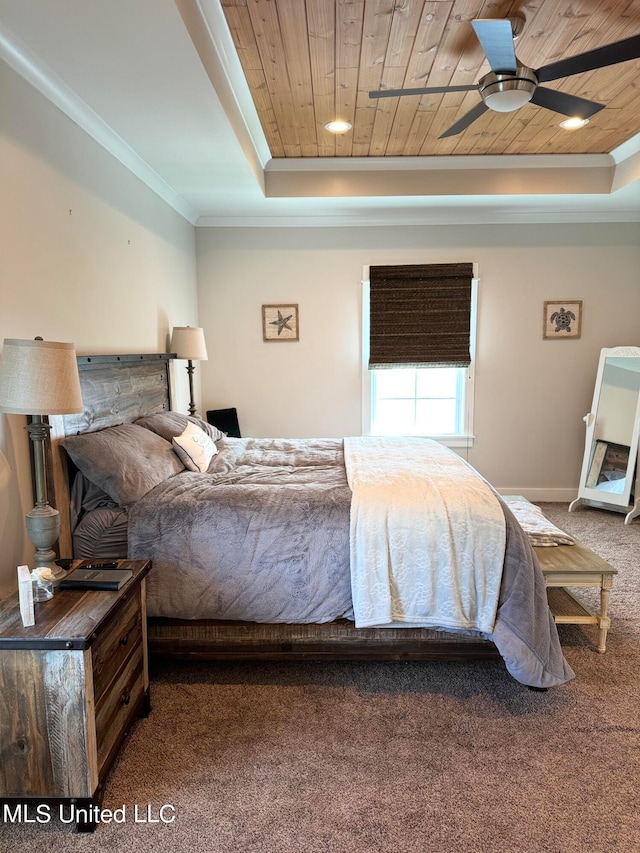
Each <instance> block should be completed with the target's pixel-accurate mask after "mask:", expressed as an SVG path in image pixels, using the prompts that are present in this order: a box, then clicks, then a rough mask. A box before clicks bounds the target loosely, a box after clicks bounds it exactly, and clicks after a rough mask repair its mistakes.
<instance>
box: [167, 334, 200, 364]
mask: <svg viewBox="0 0 640 853" xmlns="http://www.w3.org/2000/svg"><path fill="white" fill-rule="evenodd" d="M170 349H171V352H175V354H176V355H177V356H178V358H187V359H190V360H191V361H207V359H208V356H207V345H206V343H205V342H204V330H203V329H201V328H199V327H197V326H174V327H173V332H172V334H171V347H170Z"/></svg>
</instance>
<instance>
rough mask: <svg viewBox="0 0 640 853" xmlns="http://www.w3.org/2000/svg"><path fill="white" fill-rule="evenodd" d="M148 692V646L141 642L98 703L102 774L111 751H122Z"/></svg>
mask: <svg viewBox="0 0 640 853" xmlns="http://www.w3.org/2000/svg"><path fill="white" fill-rule="evenodd" d="M144 692H145V683H144V646H143V644H142V643H141V642H140V643H138V645H137V646H135V648H134V649H133V650H132V653H131V656H130V658H129V661H128V663H127V665H126V667H125V668H124V669H123V670H122V671H121V672H120V673H119V675H118V676H117V677H116V680H115V681H114V682H113V684H112V685H111V688H110V689H109V691H108V692H107V693H106V694H105V695H104V698H103V700H102V701H101V702H98V703H96V744H97V750H98V770H101V769H102V766H103V764H104V763H105V761H107V759H108V758H109V757H110V754H111V751H112V750H113V749H114V748H117V747H118V745H119V742H120V740H121V737H122V734H123V732H124V731H125V730H126V728H127V726H128V724H129V721H130V720H131V717H132V716H133V715H134V713H135V712H136V709H137V708H138V707H139V706H140V704H141V702H142V700H143V696H144Z"/></svg>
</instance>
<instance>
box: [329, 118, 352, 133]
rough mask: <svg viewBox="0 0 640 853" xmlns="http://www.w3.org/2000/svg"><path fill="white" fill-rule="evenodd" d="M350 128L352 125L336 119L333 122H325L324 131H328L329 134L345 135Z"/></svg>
mask: <svg viewBox="0 0 640 853" xmlns="http://www.w3.org/2000/svg"><path fill="white" fill-rule="evenodd" d="M351 127H352V125H351V123H350V122H348V121H342V120H341V119H336V120H335V121H329V122H327V124H325V126H324V129H325V130H328V131H329V133H346V132H347V131H348V130H351Z"/></svg>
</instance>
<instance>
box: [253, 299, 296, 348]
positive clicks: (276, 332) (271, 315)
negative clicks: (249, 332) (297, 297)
mask: <svg viewBox="0 0 640 853" xmlns="http://www.w3.org/2000/svg"><path fill="white" fill-rule="evenodd" d="M262 339H263V340H264V341H299V340H300V333H299V328H298V306H297V305H263V306H262Z"/></svg>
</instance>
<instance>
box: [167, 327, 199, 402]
mask: <svg viewBox="0 0 640 853" xmlns="http://www.w3.org/2000/svg"><path fill="white" fill-rule="evenodd" d="M169 351H170V352H175V354H176V356H177V357H178V358H182V359H187V373H188V374H189V414H190V415H192V416H193V415H195V414H196V404H195V402H194V400H193V371H194V367H193V362H194V361H207V359H208V356H207V345H206V344H205V342H204V330H203V329H201V328H198V327H196V326H174V327H173V332H172V334H171V346H170V348H169Z"/></svg>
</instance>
